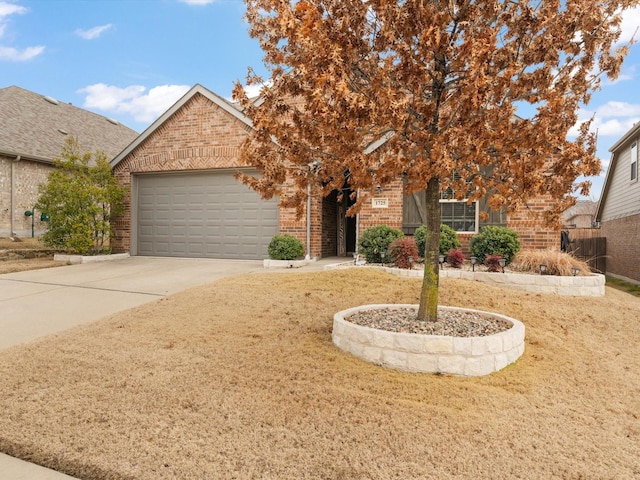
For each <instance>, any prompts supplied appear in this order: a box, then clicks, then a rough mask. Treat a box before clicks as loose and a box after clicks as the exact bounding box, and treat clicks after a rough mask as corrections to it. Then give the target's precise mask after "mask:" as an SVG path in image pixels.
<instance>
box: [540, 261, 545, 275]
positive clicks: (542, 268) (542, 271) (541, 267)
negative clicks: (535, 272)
mask: <svg viewBox="0 0 640 480" xmlns="http://www.w3.org/2000/svg"><path fill="white" fill-rule="evenodd" d="M546 270H547V264H546V263H541V264H540V275H543V274H544V272H546Z"/></svg>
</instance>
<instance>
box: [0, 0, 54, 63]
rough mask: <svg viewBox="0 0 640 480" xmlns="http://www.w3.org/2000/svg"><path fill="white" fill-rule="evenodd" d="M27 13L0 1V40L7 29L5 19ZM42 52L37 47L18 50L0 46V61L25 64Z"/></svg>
mask: <svg viewBox="0 0 640 480" xmlns="http://www.w3.org/2000/svg"><path fill="white" fill-rule="evenodd" d="M23 13H27V9H26V8H25V7H22V6H20V5H16V4H15V3H8V2H2V1H0V38H2V37H3V36H4V32H5V31H6V27H7V19H8V17H10V16H11V15H22V14H23ZM42 52H44V47H43V46H41V45H39V46H36V47H27V48H25V49H23V50H19V49H17V48H14V47H8V46H5V45H0V60H10V61H12V62H25V61H27V60H31V59H32V58H34V57H37V56H38V55H40V54H41V53H42Z"/></svg>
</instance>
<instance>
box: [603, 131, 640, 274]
mask: <svg viewBox="0 0 640 480" xmlns="http://www.w3.org/2000/svg"><path fill="white" fill-rule="evenodd" d="M639 142H640V122H639V123H636V124H635V125H634V126H633V128H632V129H631V130H629V131H628V132H627V133H626V134H624V136H623V137H622V138H621V139H620V140H618V141H617V142H616V143H615V144H614V145H613V146H612V147H611V148H610V149H609V151H610V152H611V161H610V163H609V169H608V170H607V176H606V177H605V181H604V185H603V187H602V194H601V195H600V201H599V202H598V209H597V212H596V221H597V222H599V223H600V228H601V232H602V236H603V237H606V239H607V272H606V273H607V275H611V276H614V277H619V278H621V279H623V280H630V281H632V282H635V283H640V182H638V143H639Z"/></svg>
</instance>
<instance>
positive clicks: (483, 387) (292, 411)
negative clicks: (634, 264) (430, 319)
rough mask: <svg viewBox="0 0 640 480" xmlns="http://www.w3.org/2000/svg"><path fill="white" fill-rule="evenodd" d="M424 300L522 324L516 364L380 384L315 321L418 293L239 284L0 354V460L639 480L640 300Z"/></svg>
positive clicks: (257, 472)
mask: <svg viewBox="0 0 640 480" xmlns="http://www.w3.org/2000/svg"><path fill="white" fill-rule="evenodd" d="M441 287H442V288H441V292H442V293H441V304H443V305H460V306H466V307H472V308H479V309H483V310H490V311H495V312H499V313H503V314H506V315H510V316H513V317H515V318H518V319H520V320H521V321H523V322H524V324H525V325H526V328H527V334H526V351H525V353H524V355H523V357H522V358H521V359H520V360H519V361H518V362H517V363H516V364H514V365H512V366H509V367H507V368H506V369H504V370H502V371H500V372H497V373H494V374H492V375H489V376H486V377H482V378H458V377H450V376H441V375H440V376H439V375H427V374H410V373H403V372H399V371H393V370H387V369H383V368H381V367H378V366H376V365H372V364H368V363H365V362H363V361H361V360H359V359H357V358H355V357H352V356H350V355H347V354H345V353H343V352H341V351H340V350H338V349H337V348H336V347H335V346H334V345H333V344H332V342H331V324H332V316H333V313H334V312H335V311H337V310H340V309H344V308H347V307H351V306H356V305H361V304H366V303H385V302H389V303H391V302H401V303H405V302H416V300H417V295H418V291H419V288H420V282H419V281H418V280H414V279H406V278H397V277H394V276H391V275H388V274H385V273H382V272H378V271H374V270H367V269H358V270H355V269H354V270H345V271H332V272H320V273H273V274H258V275H248V276H238V277H234V278H228V279H225V280H222V281H219V282H216V283H213V284H210V285H207V286H203V287H198V288H195V289H192V290H188V291H186V292H182V293H180V294H177V295H174V296H172V297H169V298H167V299H165V300H161V301H158V302H156V303H153V304H148V305H146V306H143V307H139V308H136V309H132V310H129V311H126V312H123V313H120V314H117V315H114V316H112V317H110V318H107V319H104V320H101V321H99V322H96V323H94V324H90V325H85V326H83V327H79V328H76V329H74V330H71V331H68V332H66V333H63V334H60V335H57V336H53V337H49V338H46V339H43V340H41V341H38V342H34V343H32V344H29V345H27V346H21V347H15V348H12V349H9V350H5V351H2V352H0V385H2V395H1V396H0V411H2V415H0V451H3V452H6V453H9V454H11V455H15V456H18V457H22V458H25V459H28V460H32V461H35V462H37V463H40V464H43V465H46V466H49V467H52V468H54V469H58V470H61V471H64V472H66V473H68V474H70V475H73V476H76V477H82V478H90V479H128V478H135V479H169V478H171V479H174V478H179V479H232V478H233V479H254V478H255V479H344V480H350V479H395V478H397V479H400V478H401V479H473V480H478V479H620V480H627V479H634V478H640V455H639V454H638V452H640V420H639V419H638V415H639V414H640V348H638V341H639V339H640V323H639V321H638V320H639V319H640V299H639V298H636V297H633V296H631V295H628V294H626V293H623V292H620V291H618V290H613V289H609V288H608V289H607V292H606V297H604V298H569V297H557V296H546V295H535V294H528V293H524V292H519V291H515V290H503V289H499V288H495V287H492V286H488V285H485V284H482V283H477V282H468V281H461V280H450V279H442V281H441Z"/></svg>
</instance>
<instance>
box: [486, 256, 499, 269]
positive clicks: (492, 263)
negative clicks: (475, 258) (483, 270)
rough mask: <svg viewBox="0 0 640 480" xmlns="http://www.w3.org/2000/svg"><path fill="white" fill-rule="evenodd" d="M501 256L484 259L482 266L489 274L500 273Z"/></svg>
mask: <svg viewBox="0 0 640 480" xmlns="http://www.w3.org/2000/svg"><path fill="white" fill-rule="evenodd" d="M501 258H502V255H487V256H486V257H485V258H484V264H485V265H486V266H487V269H488V270H489V271H490V272H500V271H502V267H501V266H500V259H501Z"/></svg>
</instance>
